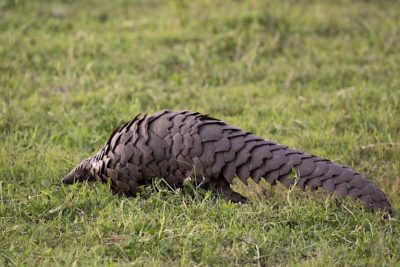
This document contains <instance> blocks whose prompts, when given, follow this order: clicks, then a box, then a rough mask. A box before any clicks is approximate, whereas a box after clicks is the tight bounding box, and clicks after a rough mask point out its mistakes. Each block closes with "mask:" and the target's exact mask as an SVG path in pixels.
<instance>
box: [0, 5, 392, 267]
mask: <svg viewBox="0 0 400 267" xmlns="http://www.w3.org/2000/svg"><path fill="white" fill-rule="evenodd" d="M399 44H400V2H399V1H389V0H387V1H350V0H349V1H344V0H343V1H284V0H281V1H240V0H236V1H222V0H220V1H155V0H149V1H127V0H116V1H72V0H71V1H24V0H19V1H8V0H7V1H4V0H2V1H0V236H1V238H0V265H1V264H4V265H8V264H10V265H183V266H185V265H216V264H219V265H258V266H261V265H264V266H265V265H292V264H297V265H303V264H305V265H322V264H324V265H347V264H349V265H382V264H386V265H392V266H393V265H396V264H398V262H399V260H400V257H399V249H398V248H399V246H400V241H399V240H400V234H399V231H400V226H399V223H398V219H397V218H396V217H394V218H392V219H390V220H385V221H382V220H381V215H382V214H379V213H371V212H365V211H364V210H363V209H361V208H360V207H359V205H357V204H354V203H352V202H350V201H344V202H340V203H338V202H336V201H334V200H329V199H328V200H326V201H324V200H319V199H318V198H315V197H311V196H308V195H307V194H299V195H297V194H293V196H292V195H291V194H287V193H286V192H277V193H276V194H274V195H273V196H271V197H270V198H269V199H267V200H264V201H260V202H256V203H253V204H249V205H235V204H232V203H229V202H226V201H224V200H221V199H218V198H215V197H213V196H211V195H210V194H209V193H208V192H192V194H182V193H181V192H169V191H166V190H164V189H162V188H159V189H158V190H157V188H155V189H154V188H153V189H151V190H149V192H148V196H147V197H145V198H136V199H127V198H124V197H116V196H112V195H110V194H109V192H108V189H107V186H106V185H87V184H80V185H74V186H72V187H68V188H67V187H63V186H62V185H61V184H60V179H61V177H62V176H63V175H65V173H66V172H67V171H69V169H70V168H72V167H73V166H74V165H75V164H76V163H78V162H79V161H80V160H81V159H83V158H84V157H87V156H90V155H91V154H92V153H94V152H95V151H97V150H98V149H99V148H100V147H101V145H102V144H103V143H104V142H105V141H106V140H107V138H108V136H109V134H110V133H111V131H112V130H113V129H114V128H115V127H116V126H118V125H119V124H120V123H122V122H123V121H127V120H129V119H131V118H132V117H133V116H135V115H136V114H138V113H153V112H155V111H158V110H160V109H166V108H168V109H190V110H195V111H200V112H203V113H208V114H211V115H212V116H213V117H216V118H220V119H222V120H225V121H227V122H228V123H230V124H232V125H235V126H238V127H241V128H242V129H245V130H248V131H251V132H254V133H256V134H258V135H260V136H263V137H265V138H267V139H272V140H275V141H278V142H280V143H283V144H286V145H289V146H293V147H296V148H300V149H302V150H305V151H308V152H310V153H312V154H316V155H319V156H321V157H326V158H329V159H332V160H335V161H338V162H340V163H342V164H345V165H349V166H352V167H354V168H355V169H356V170H358V171H360V172H362V173H364V174H366V175H367V176H368V177H370V178H371V179H372V180H373V181H374V182H376V183H377V184H378V185H379V186H380V187H381V188H383V190H384V191H385V192H386V193H387V194H388V196H389V198H390V199H391V200H392V203H393V206H394V209H395V212H397V210H398V208H399V201H400V197H399V191H400V175H399V173H400V145H399V143H400V134H399V133H400V123H399V115H400V103H399V101H400V45H399ZM291 197H293V198H294V199H291Z"/></svg>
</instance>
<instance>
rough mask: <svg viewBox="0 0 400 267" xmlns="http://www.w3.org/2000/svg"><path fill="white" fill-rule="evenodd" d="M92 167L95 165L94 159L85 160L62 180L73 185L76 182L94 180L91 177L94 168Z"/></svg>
mask: <svg viewBox="0 0 400 267" xmlns="http://www.w3.org/2000/svg"><path fill="white" fill-rule="evenodd" d="M92 165H93V160H92V158H89V159H85V160H83V161H82V162H81V163H79V164H78V165H77V166H76V167H75V168H73V169H72V170H71V171H70V172H69V173H68V174H67V175H66V176H65V177H64V178H63V179H62V181H63V183H65V184H73V183H75V182H83V181H86V180H89V181H90V180H93V179H94V177H91V174H90V169H91V168H92Z"/></svg>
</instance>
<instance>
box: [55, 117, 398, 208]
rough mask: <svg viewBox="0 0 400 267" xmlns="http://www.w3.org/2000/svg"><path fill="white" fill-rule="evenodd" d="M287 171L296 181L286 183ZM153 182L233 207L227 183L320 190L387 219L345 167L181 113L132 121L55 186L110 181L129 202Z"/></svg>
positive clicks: (377, 196) (381, 202)
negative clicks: (191, 189) (189, 182)
mask: <svg viewBox="0 0 400 267" xmlns="http://www.w3.org/2000/svg"><path fill="white" fill-rule="evenodd" d="M293 170H295V171H296V179H293V177H290V176H291V175H292V174H293V172H292V171H293ZM292 176H293V175H292ZM160 177H162V178H163V179H164V180H165V181H166V182H167V183H168V184H169V185H171V186H172V187H179V186H182V184H183V183H184V181H185V179H188V178H191V179H194V181H195V182H196V183H197V185H198V186H202V187H203V188H207V189H210V190H212V191H214V192H215V193H217V194H219V195H221V196H223V197H225V198H228V199H230V200H232V201H233V202H246V200H247V199H246V198H245V197H243V196H241V195H240V194H238V193H236V192H235V191H233V190H232V189H231V187H230V184H232V180H233V179H234V178H235V177H237V178H239V179H240V180H241V181H242V182H243V183H245V184H247V181H248V179H249V178H251V179H253V180H254V181H255V182H256V183H258V182H259V181H260V179H261V178H264V179H265V180H266V181H268V182H269V183H270V184H271V185H274V184H276V183H277V182H279V183H281V184H283V185H284V186H285V187H287V188H290V187H291V186H293V185H297V186H298V187H299V188H301V189H302V190H305V188H306V187H307V188H310V189H312V190H315V189H317V188H320V187H322V188H324V189H325V190H326V191H327V192H328V193H333V192H336V194H337V195H338V196H339V197H342V198H344V197H346V196H350V197H351V198H352V199H354V200H356V199H359V200H361V202H362V203H363V204H364V206H366V207H373V208H379V209H384V210H386V211H387V212H389V213H391V212H392V208H391V204H390V202H389V200H388V198H387V197H386V195H385V194H384V193H383V192H382V191H381V190H380V189H379V188H378V187H377V186H376V185H375V184H374V183H373V182H371V181H370V180H368V179H367V178H366V177H365V176H364V175H362V174H360V173H358V172H356V171H355V170H353V169H352V168H349V167H345V166H342V165H340V164H338V163H334V162H332V161H330V160H327V159H324V158H320V157H317V156H314V155H311V154H307V153H305V152H302V151H300V150H297V149H292V148H289V147H287V146H284V145H281V144H278V143H276V142H274V141H270V140H265V139H263V138H261V137H259V136H257V135H254V134H252V133H250V132H246V131H243V130H241V129H239V128H236V127H233V126H230V125H228V124H227V123H225V122H224V121H221V120H218V119H214V118H212V117H210V116H208V115H204V114H201V113H198V112H191V111H187V110H183V111H169V110H163V111H160V112H158V113H156V114H154V115H143V116H141V115H138V116H136V117H135V118H134V119H132V120H131V121H129V122H128V123H126V124H124V125H122V126H121V127H118V128H117V129H116V130H114V132H113V133H112V134H111V136H110V137H109V139H108V141H107V142H106V143H105V145H104V146H103V147H102V148H101V149H100V150H99V151H98V152H97V153H96V154H95V155H94V156H92V157H90V158H87V159H85V160H83V161H82V162H81V163H79V164H78V165H77V166H76V167H75V168H74V169H73V170H71V172H70V173H69V174H68V175H67V176H65V177H64V179H63V182H64V183H66V184H71V183H73V182H76V181H84V180H89V181H91V180H97V181H100V182H103V183H106V182H108V181H109V180H110V187H111V190H112V192H114V193H123V194H125V195H127V196H135V195H136V193H137V192H138V187H139V186H140V185H145V184H150V183H151V182H152V180H153V179H157V178H160Z"/></svg>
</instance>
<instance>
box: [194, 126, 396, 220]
mask: <svg viewBox="0 0 400 267" xmlns="http://www.w3.org/2000/svg"><path fill="white" fill-rule="evenodd" d="M217 128H218V126H217V125H216V124H209V125H205V126H204V127H203V128H202V131H200V136H201V137H202V139H205V140H206V142H207V140H209V139H210V138H209V137H207V134H206V133H219V134H218V135H217V138H216V139H218V141H216V143H214V146H215V148H213V150H214V151H215V152H217V153H215V155H213V157H214V160H213V166H212V168H211V170H213V169H214V170H221V171H222V176H223V177H224V178H225V180H226V181H228V182H229V183H232V179H233V178H234V177H238V178H239V179H240V180H242V181H243V182H245V183H247V179H248V177H251V178H252V179H253V180H255V181H256V182H259V181H260V179H261V177H262V178H265V179H266V180H267V181H268V182H269V183H270V184H272V185H273V184H275V183H276V182H277V181H279V182H280V183H282V184H283V185H285V186H286V187H291V186H293V184H295V183H296V184H297V186H298V187H300V188H301V189H303V190H305V188H306V187H309V188H312V189H317V188H320V187H322V188H324V189H325V190H326V191H328V192H329V193H333V192H336V193H337V194H338V195H339V196H340V197H342V198H344V197H346V196H350V197H351V198H352V199H354V200H356V199H359V200H361V202H362V203H363V204H364V205H365V206H367V207H371V206H372V207H374V208H381V209H385V210H387V211H388V212H389V213H391V212H392V208H391V205H390V202H389V200H388V198H387V197H386V195H385V194H384V193H383V192H382V191H381V190H380V189H379V188H378V187H377V186H376V185H375V184H374V183H373V182H371V181H370V180H368V179H367V178H366V177H365V176H363V175H362V174H360V173H357V172H356V171H354V170H353V169H351V168H349V167H345V166H342V165H340V164H337V163H334V162H331V161H329V160H327V159H323V158H319V157H316V156H313V155H310V154H307V153H305V152H302V151H300V150H297V149H291V148H288V147H287V146H284V145H281V144H278V143H276V142H273V141H269V140H263V139H262V138H260V137H258V136H255V135H253V134H251V133H248V132H244V131H242V130H240V129H238V128H235V127H231V126H228V125H226V126H225V125H222V126H221V128H220V129H221V130H217ZM208 135H209V134H208ZM211 148H212V146H211ZM206 151H208V150H206ZM207 153H208V152H207ZM213 157H211V158H213ZM200 159H201V157H200ZM294 171H295V173H296V174H297V175H296V176H297V177H296V178H297V179H293V177H290V176H291V175H293V172H294Z"/></svg>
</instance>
